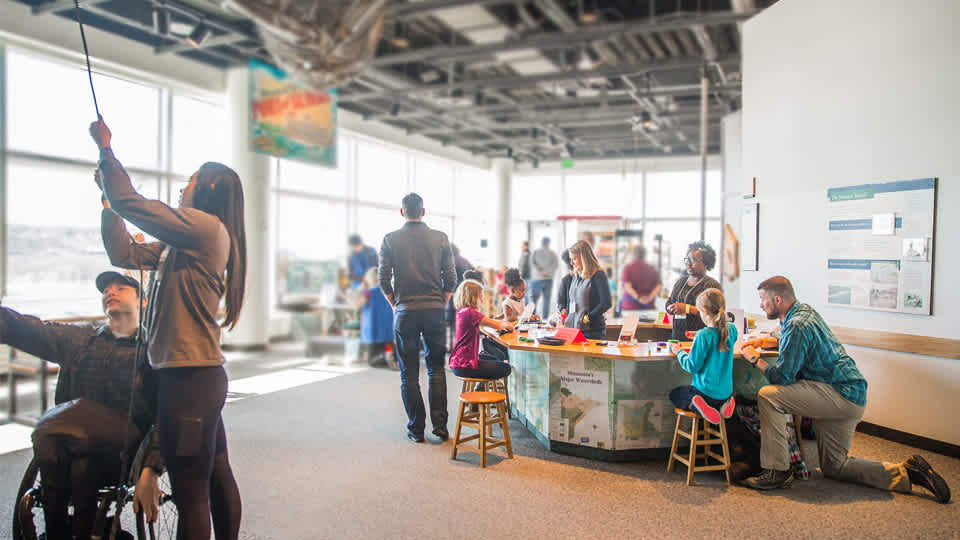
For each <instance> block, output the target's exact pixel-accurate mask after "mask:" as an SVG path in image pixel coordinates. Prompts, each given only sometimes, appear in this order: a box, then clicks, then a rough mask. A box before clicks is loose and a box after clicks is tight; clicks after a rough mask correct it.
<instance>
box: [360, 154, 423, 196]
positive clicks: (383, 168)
mask: <svg viewBox="0 0 960 540" xmlns="http://www.w3.org/2000/svg"><path fill="white" fill-rule="evenodd" d="M408 161H409V160H408V156H407V154H406V153H405V152H403V151H401V150H399V149H396V148H393V147H389V146H385V145H380V144H376V143H372V142H369V141H365V140H364V141H360V142H359V143H358V144H357V198H358V199H359V200H361V201H365V202H371V203H380V204H389V205H392V206H395V207H397V208H399V207H400V200H401V199H403V196H404V195H406V194H407V193H408V192H409V191H410V187H409V178H408V173H407V163H408Z"/></svg>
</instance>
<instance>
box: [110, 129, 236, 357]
mask: <svg viewBox="0 0 960 540" xmlns="http://www.w3.org/2000/svg"><path fill="white" fill-rule="evenodd" d="M100 171H101V172H102V174H103V192H104V195H106V197H107V200H108V201H110V208H109V209H104V210H103V212H102V214H101V216H100V233H101V235H102V236H103V245H104V247H105V248H106V250H107V255H108V256H109V257H110V262H111V264H113V265H115V266H119V267H121V268H136V269H145V270H156V271H157V274H156V280H155V281H154V285H153V289H152V290H151V291H150V301H149V304H148V305H147V309H148V310H149V311H148V314H147V319H146V329H147V357H148V358H149V360H150V365H151V366H152V367H153V368H154V369H159V368H172V367H202V366H219V365H222V364H223V363H224V358H223V353H221V352H220V325H219V324H218V323H217V310H218V309H219V306H220V298H222V297H223V295H224V292H225V290H226V280H225V275H224V272H225V271H226V267H227V259H228V258H229V256H230V236H229V234H228V233H227V229H226V227H224V225H223V223H221V222H220V220H219V219H218V218H217V217H216V216H213V215H210V214H208V213H206V212H202V211H200V210H196V209H194V208H171V207H169V206H167V205H166V204H164V203H162V202H160V201H157V200H151V199H146V198H144V197H143V196H142V195H140V194H139V193H137V192H136V191H134V189H133V186H132V185H131V184H130V177H129V176H128V175H127V172H126V171H125V170H124V169H123V166H122V165H121V164H120V162H119V161H117V159H116V158H115V157H114V156H113V152H112V151H111V150H110V149H109V148H105V149H103V150H102V151H101V153H100ZM124 219H126V220H127V221H129V222H130V223H133V224H134V225H136V226H137V227H140V229H142V230H143V232H145V233H146V234H149V235H150V236H153V237H154V238H156V239H158V240H159V242H152V243H149V244H135V243H133V242H131V240H130V234H129V233H127V227H126V225H124V222H123V220H124ZM165 253H166V255H164V254H165Z"/></svg>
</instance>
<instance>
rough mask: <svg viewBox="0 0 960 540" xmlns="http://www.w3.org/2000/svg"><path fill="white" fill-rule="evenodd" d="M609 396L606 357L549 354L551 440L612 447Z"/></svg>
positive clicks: (608, 367)
mask: <svg viewBox="0 0 960 540" xmlns="http://www.w3.org/2000/svg"><path fill="white" fill-rule="evenodd" d="M609 399H610V360H609V359H606V358H590V357H576V356H560V355H556V356H552V357H551V359H550V419H551V424H550V439H551V440H555V441H561V442H568V443H571V444H579V445H583V446H592V447H596V448H608V449H609V448H613V441H612V438H611V433H610V407H609V405H608V403H609Z"/></svg>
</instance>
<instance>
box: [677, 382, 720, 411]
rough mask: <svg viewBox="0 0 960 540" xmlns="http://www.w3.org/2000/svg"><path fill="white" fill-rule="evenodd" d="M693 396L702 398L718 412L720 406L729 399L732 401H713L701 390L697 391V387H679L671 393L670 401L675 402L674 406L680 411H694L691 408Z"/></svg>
mask: <svg viewBox="0 0 960 540" xmlns="http://www.w3.org/2000/svg"><path fill="white" fill-rule="evenodd" d="M693 396H700V397H702V398H703V399H704V401H706V402H707V405H709V406H711V407H713V408H714V409H717V410H719V409H720V406H721V405H723V403H724V402H725V401H727V399H730V398H727V399H713V398H712V397H710V396H708V395H706V394H704V393H703V392H701V391H700V390H697V387H695V386H678V387H676V388H674V389H673V390H671V391H670V401H671V402H673V405H674V406H675V407H677V408H678V409H685V410H688V411H692V410H693V409H691V408H690V403H691V402H692V401H693Z"/></svg>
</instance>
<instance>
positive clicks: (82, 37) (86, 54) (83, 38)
mask: <svg viewBox="0 0 960 540" xmlns="http://www.w3.org/2000/svg"><path fill="white" fill-rule="evenodd" d="M73 5H74V7H75V8H76V17H77V24H78V25H80V40H81V41H83V56H84V58H86V59H87V79H89V80H90V93H91V94H93V109H94V110H95V111H96V112H97V119H98V120H99V119H100V107H99V106H98V105H97V91H96V90H94V89H93V72H92V71H90V51H89V50H88V49H87V35H86V34H85V33H84V32H83V21H82V20H80V14H81V13H82V12H81V10H80V0H73Z"/></svg>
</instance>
